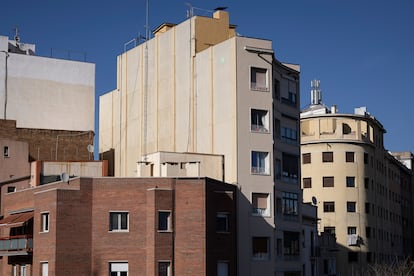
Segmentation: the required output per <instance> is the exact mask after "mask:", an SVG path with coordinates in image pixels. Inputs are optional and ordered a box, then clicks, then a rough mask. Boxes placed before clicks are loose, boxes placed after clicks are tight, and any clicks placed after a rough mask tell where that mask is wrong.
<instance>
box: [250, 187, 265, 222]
mask: <svg viewBox="0 0 414 276" xmlns="http://www.w3.org/2000/svg"><path fill="white" fill-rule="evenodd" d="M255 195H267V197H266V201H267V204H266V209H263V208H258V207H255V206H254V205H253V201H254V196H255ZM251 202H252V215H253V216H262V217H268V216H270V193H258V192H253V193H252V200H251Z"/></svg>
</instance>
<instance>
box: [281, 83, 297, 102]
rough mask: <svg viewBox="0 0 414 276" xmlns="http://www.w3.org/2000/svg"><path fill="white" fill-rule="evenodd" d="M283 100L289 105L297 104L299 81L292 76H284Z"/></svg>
mask: <svg viewBox="0 0 414 276" xmlns="http://www.w3.org/2000/svg"><path fill="white" fill-rule="evenodd" d="M281 86H282V89H281V94H282V102H283V103H284V104H288V105H296V103H297V90H298V89H297V82H296V81H295V80H294V79H293V78H292V79H290V78H289V79H288V78H282V83H281Z"/></svg>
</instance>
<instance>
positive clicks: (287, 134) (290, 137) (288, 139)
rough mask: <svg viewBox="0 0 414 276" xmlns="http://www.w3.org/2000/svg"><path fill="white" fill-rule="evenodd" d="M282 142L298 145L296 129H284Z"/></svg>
mask: <svg viewBox="0 0 414 276" xmlns="http://www.w3.org/2000/svg"><path fill="white" fill-rule="evenodd" d="M282 142H283V143H287V144H297V143H298V132H297V131H296V129H293V128H289V127H282Z"/></svg>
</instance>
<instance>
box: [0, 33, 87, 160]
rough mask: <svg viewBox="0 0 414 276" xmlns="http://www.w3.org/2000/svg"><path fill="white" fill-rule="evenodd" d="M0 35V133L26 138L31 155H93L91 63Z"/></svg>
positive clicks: (75, 157)
mask: <svg viewBox="0 0 414 276" xmlns="http://www.w3.org/2000/svg"><path fill="white" fill-rule="evenodd" d="M35 50H36V47H35V45H34V44H28V43H22V42H21V41H20V38H19V37H18V36H17V35H16V37H15V38H14V39H13V40H9V38H8V37H6V36H0V83H1V85H0V114H1V115H0V138H3V139H12V140H18V141H26V142H28V144H29V154H30V159H31V161H33V160H93V153H92V147H91V146H90V147H89V149H88V145H93V137H94V132H93V130H94V128H95V126H94V104H95V103H94V98H95V65H94V64H92V63H87V62H83V61H74V60H67V59H60V58H53V57H42V56H37V55H36V51H35Z"/></svg>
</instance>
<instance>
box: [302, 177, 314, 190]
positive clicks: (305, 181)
mask: <svg viewBox="0 0 414 276" xmlns="http://www.w3.org/2000/svg"><path fill="white" fill-rule="evenodd" d="M303 188H304V189H307V188H312V178H311V177H304V178H303Z"/></svg>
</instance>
